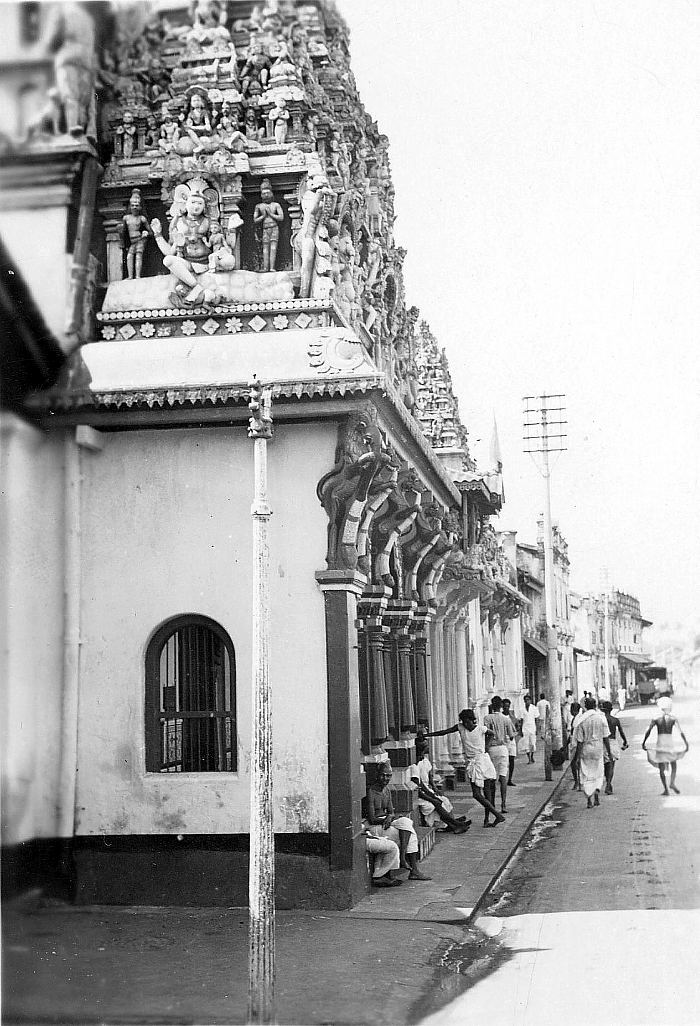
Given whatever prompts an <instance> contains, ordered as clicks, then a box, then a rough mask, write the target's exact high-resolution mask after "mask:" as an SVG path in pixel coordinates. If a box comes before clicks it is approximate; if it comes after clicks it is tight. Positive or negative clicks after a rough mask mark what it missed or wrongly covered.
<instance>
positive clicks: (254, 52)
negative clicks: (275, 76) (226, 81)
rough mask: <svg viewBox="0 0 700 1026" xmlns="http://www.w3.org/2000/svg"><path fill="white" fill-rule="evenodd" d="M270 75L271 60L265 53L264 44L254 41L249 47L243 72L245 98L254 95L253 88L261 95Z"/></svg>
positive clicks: (242, 80) (242, 87) (242, 88)
mask: <svg viewBox="0 0 700 1026" xmlns="http://www.w3.org/2000/svg"><path fill="white" fill-rule="evenodd" d="M269 75H270V58H269V57H268V56H267V54H266V53H265V50H264V48H263V45H262V43H260V42H258V41H257V40H254V41H253V42H252V43H251V44H250V46H249V47H248V53H247V56H246V62H245V64H244V65H243V69H242V71H241V91H242V93H243V95H244V96H250V95H252V94H253V90H252V86H253V84H256V86H257V88H256V89H255V90H254V92H255V93H257V95H259V94H260V93H261V92H262V91H263V89H264V88H265V86H266V85H267V80H268V78H269Z"/></svg>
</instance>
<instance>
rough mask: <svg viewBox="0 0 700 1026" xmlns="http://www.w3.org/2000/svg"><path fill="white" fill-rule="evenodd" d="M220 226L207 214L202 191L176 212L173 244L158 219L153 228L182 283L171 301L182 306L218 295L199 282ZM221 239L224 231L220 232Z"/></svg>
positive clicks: (192, 194) (166, 261)
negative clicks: (214, 223)
mask: <svg viewBox="0 0 700 1026" xmlns="http://www.w3.org/2000/svg"><path fill="white" fill-rule="evenodd" d="M218 227H219V226H218V225H212V223H211V221H210V220H209V218H208V217H207V214H206V201H205V199H204V196H203V195H202V194H201V192H198V191H190V192H189V195H188V196H187V199H186V200H185V211H184V213H176V214H175V216H174V217H173V221H172V223H171V225H170V244H169V245H168V243H167V242H166V241H165V239H164V238H163V230H162V227H161V224H160V221H159V220H158V219H157V218H154V220H153V221H151V229H152V231H153V235H154V236H155V240H156V245H157V246H158V248H159V249H160V251H161V253H162V254H163V264H164V266H165V267H167V269H168V270H169V271H170V272H171V274H173V275H174V276H175V277H176V278H177V279H178V280H179V283H180V284H178V285H177V286H176V288H175V292H174V293H172V294H171V296H170V299H171V302H173V303H175V304H176V305H177V306H180V305H181V304H182V303H185V304H187V305H188V306H197V305H198V304H201V303H212V302H214V300H215V299H216V296H215V295H214V294H213V293H212V292H211V290H209V289H204V288H202V286H201V285H200V284H199V282H198V281H197V278H198V276H199V275H202V274H204V273H205V272H206V271H207V270H209V257H210V256H211V255H212V253H213V251H214V249H215V246H216V237H215V236H216V235H217V230H218ZM218 237H219V239H221V234H220V232H218Z"/></svg>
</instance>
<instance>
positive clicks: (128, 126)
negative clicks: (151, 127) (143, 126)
mask: <svg viewBox="0 0 700 1026" xmlns="http://www.w3.org/2000/svg"><path fill="white" fill-rule="evenodd" d="M115 134H116V136H117V140H118V148H119V149H120V150H121V155H122V157H126V159H127V160H129V159H130V158H131V157H133V155H134V149H135V147H136V122H135V120H134V115H133V114H132V113H131V111H130V110H125V111H124V113H123V114H122V123H121V125H119V127H118V128H117V129H116V132H115Z"/></svg>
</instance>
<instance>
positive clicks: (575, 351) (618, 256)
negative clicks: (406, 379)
mask: <svg viewBox="0 0 700 1026" xmlns="http://www.w3.org/2000/svg"><path fill="white" fill-rule="evenodd" d="M340 6H341V9H342V11H343V14H344V15H345V17H346V18H347V20H348V23H349V25H350V28H351V33H352V35H351V46H352V58H353V70H354V72H355V76H356V78H357V82H358V86H359V88H360V93H361V95H362V98H363V100H364V103H365V105H366V107H367V109H368V110H369V112H370V113H371V114H372V116H373V117H374V118H376V119H377V120H378V122H379V125H380V128H381V130H382V131H384V132H385V133H386V134H387V135H388V136H389V139H390V141H391V150H390V154H391V161H392V169H393V177H394V182H395V185H396V210H397V214H398V218H397V223H396V228H395V236H396V240H397V242H398V243H399V244H400V245H403V246H405V247H406V248H407V249H408V257H407V260H406V264H405V275H406V287H407V298H408V301H409V303H415V304H416V305H417V306H419V307H420V309H421V314H422V316H423V317H425V319H426V320H427V321H428V322H429V323H430V325H431V328H432V329H433V331H434V333H435V334H436V336H437V338H438V340H439V342H440V344H441V345H443V346H444V347H445V349H446V350H447V355H448V359H449V361H450V367H451V371H452V377H453V382H454V385H455V389H456V391H457V393H458V395H459V397H460V410H461V414H462V419H463V420H464V422H465V424H466V425H467V427H468V429H469V432H470V437H471V445H472V450H473V452H474V453H475V455H476V456H477V458H479V459H480V463H481V465H482V466H485V465H486V464H487V462H488V459H487V454H488V440H489V436H490V431H491V422H492V418H493V414H494V412H495V415H496V418H497V421H498V427H499V434H500V440H501V450H502V455H503V462H504V474H505V488H506V507H505V509H504V511H503V513H502V514H501V517H500V518H499V522H498V526H500V527H502V528H517V530H518V532H519V536H520V538H521V540H526V541H534V540H535V538H536V526H535V524H536V520H537V516H538V514H539V513H540V512H541V510H542V499H541V495H542V488H543V485H542V478H541V477H540V476H539V474H538V471H537V469H536V467H535V466H534V464H533V463H532V459H531V457H529V456H525V455H523V454H522V453H521V446H522V443H521V435H522V429H521V409H522V401H521V400H522V397H523V396H524V395H527V394H530V393H539V392H543V391H547V392H565V393H566V395H567V403H568V416H569V451H568V452H566V453H564V454H563V455H561V456H560V457H559V458H558V461H557V463H556V465H555V468H554V472H553V477H552V485H553V490H552V510H553V517H554V519H555V521H557V522H558V523H559V525H560V527H561V529H562V531H563V533H564V535H565V537H566V538H567V540H568V542H569V555H570V558H571V565H572V584H573V586H574V587H576V588H578V589H580V590H586V589H593V590H598V589H599V586H600V582H601V568H602V567H603V566H607V567H609V572H610V579H611V584H613V585H614V586H616V587H619V588H621V589H622V590H625V591H628V592H631V593H632V594H636V595H638V596H639V598H640V600H641V602H642V609H643V612H644V613H645V615H646V616H648V617H649V618H650V619H652V620H654V621H656V622H657V623H658V622H663V621H677V620H679V621H682V622H695V623H697V622H698V618H699V611H698V581H699V580H700V484H699V477H698V475H699V468H700V355H699V353H698V346H699V343H700V330H699V329H700V298H699V296H700V293H699V291H698V286H699V284H700V273H699V272H700V238H699V235H700V231H699V225H700V221H699V218H700V124H699V121H698V113H699V110H700V104H699V102H698V101H699V99H700V59H699V54H698V50H699V47H698V41H699V40H700V4H698V3H697V2H696V0H634V2H632V0H585V2H582V0H526V2H522V0H507V2H506V0H436V2H433V3H431V4H427V3H425V2H419V0H341V4H340ZM480 439H483V442H481V441H478V440H480Z"/></svg>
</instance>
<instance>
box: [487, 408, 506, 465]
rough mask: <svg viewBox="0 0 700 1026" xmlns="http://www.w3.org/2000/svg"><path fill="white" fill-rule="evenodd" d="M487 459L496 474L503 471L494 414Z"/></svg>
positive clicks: (494, 415)
mask: <svg viewBox="0 0 700 1026" xmlns="http://www.w3.org/2000/svg"><path fill="white" fill-rule="evenodd" d="M489 459H490V463H491V466H492V467H493V469H494V470H495V471H497V472H500V471H501V470H503V460H502V459H501V443H500V442H499V440H498V424H497V423H496V413H495V411H494V414H493V430H492V432H491V445H490V448H489Z"/></svg>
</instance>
